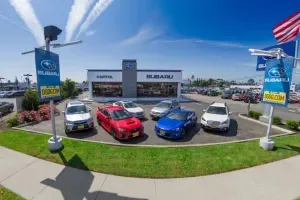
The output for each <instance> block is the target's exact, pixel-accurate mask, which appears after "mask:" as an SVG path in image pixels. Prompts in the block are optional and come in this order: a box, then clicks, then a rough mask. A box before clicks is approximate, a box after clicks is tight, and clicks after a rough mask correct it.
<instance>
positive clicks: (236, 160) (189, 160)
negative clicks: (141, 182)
mask: <svg viewBox="0 0 300 200" xmlns="http://www.w3.org/2000/svg"><path fill="white" fill-rule="evenodd" d="M48 139H49V136H48V135H42V134H31V133H28V132H25V131H17V130H6V131H4V132H2V133H0V145H2V146H4V147H7V148H10V149H14V150H16V151H19V152H22V153H25V154H28V155H32V156H35V157H38V158H41V159H45V160H49V161H52V162H55V163H60V164H65V165H68V166H72V167H75V168H79V169H86V170H91V171H97V172H102V173H107V174H115V175H121V176H132V177H151V178H171V177H191V176H203V175H208V174H216V173H221V172H228V171H232V170H237V169H242V168H247V167H252V166H256V165H261V164H264V163H268V162H272V161H276V160H280V159H283V158H288V157H290V156H294V155H299V154H300V135H299V134H297V135H290V136H283V137H278V138H274V140H275V142H276V148H275V150H274V151H271V152H267V151H264V150H263V149H261V148H260V147H259V142H258V141H257V140H256V141H251V142H244V143H232V144H224V145H215V146H201V147H180V148H154V147H122V146H110V145H104V144H98V143H91V142H80V141H75V140H70V139H63V144H64V149H63V150H62V151H60V152H57V153H51V152H49V151H48V143H47V140H48Z"/></svg>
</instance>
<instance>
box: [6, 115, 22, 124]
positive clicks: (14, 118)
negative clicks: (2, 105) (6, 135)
mask: <svg viewBox="0 0 300 200" xmlns="http://www.w3.org/2000/svg"><path fill="white" fill-rule="evenodd" d="M20 124H22V122H21V121H20V120H19V117H18V114H17V113H16V114H14V115H13V116H11V117H9V118H8V119H7V120H6V126H7V127H14V126H18V125H20Z"/></svg>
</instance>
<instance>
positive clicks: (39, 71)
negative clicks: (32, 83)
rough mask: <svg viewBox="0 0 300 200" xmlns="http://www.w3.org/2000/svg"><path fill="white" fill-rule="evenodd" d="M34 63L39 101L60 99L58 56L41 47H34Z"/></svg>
mask: <svg viewBox="0 0 300 200" xmlns="http://www.w3.org/2000/svg"><path fill="white" fill-rule="evenodd" d="M35 65H36V76H37V89H38V95H39V101H41V102H44V101H50V100H60V99H61V94H60V68H59V56H58V55H57V54H55V53H52V52H49V51H45V50H42V49H35Z"/></svg>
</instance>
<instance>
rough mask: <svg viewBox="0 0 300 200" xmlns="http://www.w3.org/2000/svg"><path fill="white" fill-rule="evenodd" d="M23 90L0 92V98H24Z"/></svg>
mask: <svg viewBox="0 0 300 200" xmlns="http://www.w3.org/2000/svg"><path fill="white" fill-rule="evenodd" d="M24 93H25V90H14V91H0V98H14V97H21V96H24Z"/></svg>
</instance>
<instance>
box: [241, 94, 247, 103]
mask: <svg viewBox="0 0 300 200" xmlns="http://www.w3.org/2000/svg"><path fill="white" fill-rule="evenodd" d="M247 96H248V95H247V93H243V94H242V95H241V100H242V101H244V100H246V99H247Z"/></svg>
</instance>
